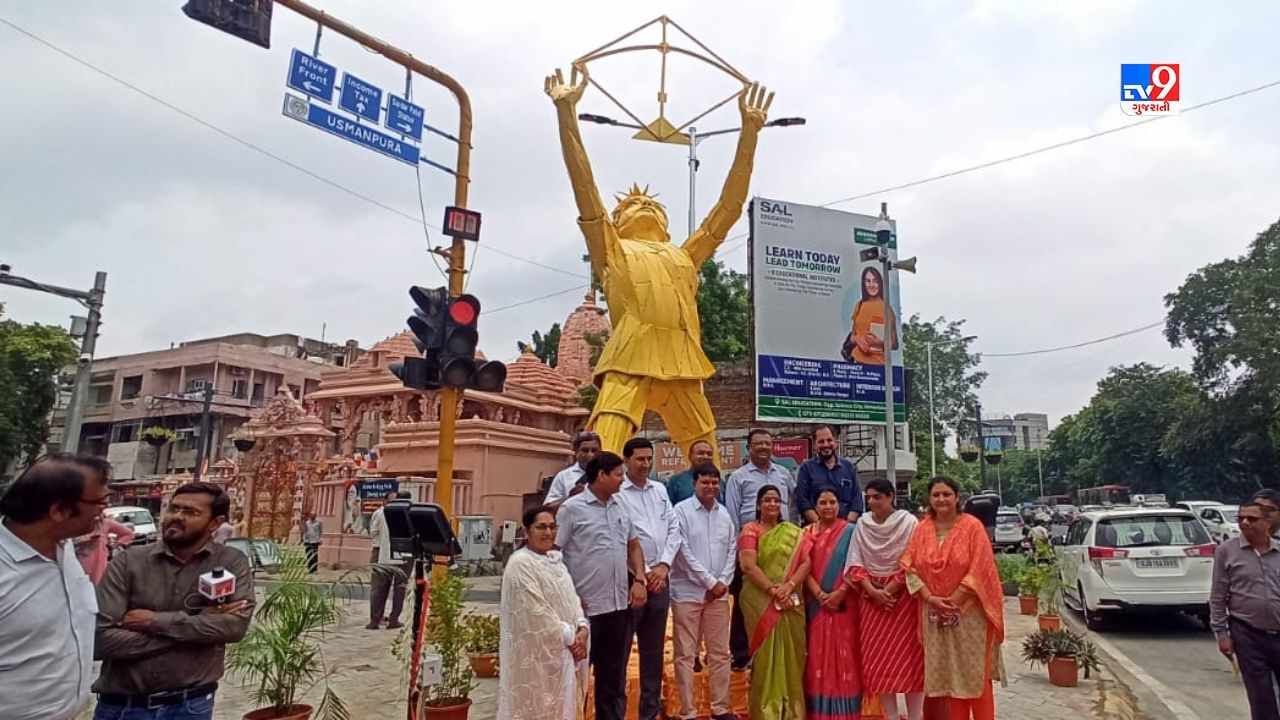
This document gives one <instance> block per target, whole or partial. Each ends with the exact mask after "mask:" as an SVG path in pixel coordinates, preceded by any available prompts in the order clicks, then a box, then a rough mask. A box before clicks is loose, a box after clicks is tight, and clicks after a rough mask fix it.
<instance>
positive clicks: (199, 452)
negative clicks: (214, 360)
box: [191, 381, 213, 482]
mask: <svg viewBox="0 0 1280 720" xmlns="http://www.w3.org/2000/svg"><path fill="white" fill-rule="evenodd" d="M212 407H213V381H210V382H209V384H208V385H205V386H204V403H203V404H202V406H201V409H200V444H198V445H197V446H196V469H195V470H194V471H192V473H191V479H192V481H194V482H200V476H201V475H202V474H203V470H204V462H205V460H206V459H208V457H209V415H210V412H209V411H210V410H211V409H212Z"/></svg>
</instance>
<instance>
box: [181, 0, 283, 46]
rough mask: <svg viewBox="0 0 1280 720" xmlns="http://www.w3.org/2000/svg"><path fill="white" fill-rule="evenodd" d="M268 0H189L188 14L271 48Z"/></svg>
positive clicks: (206, 23)
mask: <svg viewBox="0 0 1280 720" xmlns="http://www.w3.org/2000/svg"><path fill="white" fill-rule="evenodd" d="M274 4H275V3H273V2H272V1H271V0H188V1H187V4H185V5H183V6H182V12H184V13H186V15H187V17H189V18H191V19H192V20H195V21H197V22H202V23H204V24H205V25H211V26H213V27H216V28H218V29H219V30H222V31H223V32H227V33H231V34H232V35H235V36H236V37H238V38H241V39H242V40H248V41H249V42H251V43H253V44H254V45H261V46H262V47H264V48H268V49H269V48H270V47H271V7H272V5H274Z"/></svg>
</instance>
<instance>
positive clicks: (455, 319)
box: [440, 294, 507, 392]
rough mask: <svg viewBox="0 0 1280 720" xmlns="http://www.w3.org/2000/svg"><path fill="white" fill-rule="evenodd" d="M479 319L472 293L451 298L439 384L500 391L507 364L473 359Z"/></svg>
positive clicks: (478, 303)
mask: <svg viewBox="0 0 1280 720" xmlns="http://www.w3.org/2000/svg"><path fill="white" fill-rule="evenodd" d="M479 319H480V301H479V300H478V299H476V297H475V296H474V295H466V294H464V295H459V296H458V297H455V298H450V300H449V310H448V313H446V315H445V320H444V337H443V340H442V342H441V349H440V385H441V386H443V387H456V388H471V389H473V390H483V391H485V392H502V388H503V385H504V384H505V382H506V380H507V366H506V365H504V364H502V363H501V362H498V361H496V360H488V361H485V362H482V363H478V364H477V362H476V345H477V344H479V342H480V333H479V332H478V331H477V329H476V323H477V321H478V320H479Z"/></svg>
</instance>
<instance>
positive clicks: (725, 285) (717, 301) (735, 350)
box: [698, 258, 751, 362]
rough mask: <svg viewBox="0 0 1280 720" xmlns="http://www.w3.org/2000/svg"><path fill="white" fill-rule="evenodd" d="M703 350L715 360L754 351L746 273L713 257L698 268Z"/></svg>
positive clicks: (699, 311)
mask: <svg viewBox="0 0 1280 720" xmlns="http://www.w3.org/2000/svg"><path fill="white" fill-rule="evenodd" d="M698 278H699V280H700V281H701V284H700V285H699V286H698V317H699V319H700V320H701V323H702V350H703V352H705V353H706V354H707V357H708V358H710V359H711V361H712V362H727V361H731V360H745V359H746V357H747V353H748V352H750V350H751V294H750V291H749V290H748V289H747V276H746V275H744V274H743V273H740V272H737V271H736V270H731V269H729V268H727V267H725V266H724V263H722V262H720V261H718V260H716V259H714V258H712V259H710V260H707V261H706V262H705V263H703V264H702V268H701V269H699V270H698Z"/></svg>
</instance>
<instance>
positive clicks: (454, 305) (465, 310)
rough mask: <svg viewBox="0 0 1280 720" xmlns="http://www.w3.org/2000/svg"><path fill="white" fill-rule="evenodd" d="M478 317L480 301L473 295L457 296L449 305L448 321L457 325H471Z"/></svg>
mask: <svg viewBox="0 0 1280 720" xmlns="http://www.w3.org/2000/svg"><path fill="white" fill-rule="evenodd" d="M478 317H480V301H479V300H477V299H476V297H475V296H474V295H459V296H458V297H456V298H454V299H453V301H452V302H451V303H449V319H450V320H453V321H454V322H456V323H458V324H459V325H471V324H473V323H475V321H476V318H478Z"/></svg>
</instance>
